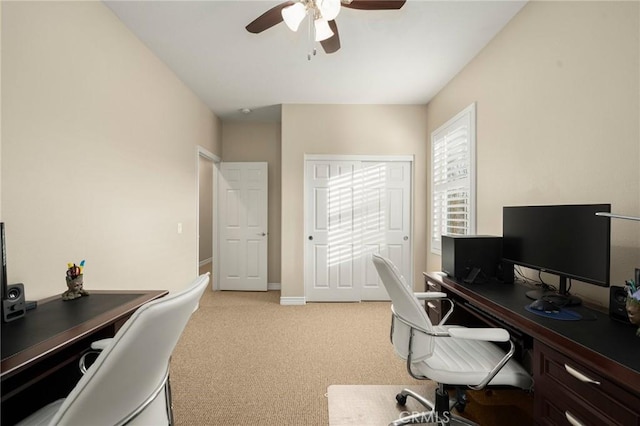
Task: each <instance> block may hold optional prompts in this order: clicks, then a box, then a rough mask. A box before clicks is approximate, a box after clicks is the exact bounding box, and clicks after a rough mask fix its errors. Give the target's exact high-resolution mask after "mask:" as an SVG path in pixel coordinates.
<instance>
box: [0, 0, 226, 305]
mask: <svg viewBox="0 0 640 426" xmlns="http://www.w3.org/2000/svg"><path fill="white" fill-rule="evenodd" d="M2 7H3V10H2V15H3V16H2V18H3V21H2V56H3V58H2V89H3V91H2V124H3V126H2V151H3V152H2V168H1V171H2V206H3V210H2V219H3V221H5V222H6V226H7V246H8V247H7V248H8V273H9V281H10V282H23V283H24V284H25V289H26V294H27V298H29V299H38V298H42V297H45V296H50V295H54V294H60V293H62V292H63V291H64V290H65V282H64V273H65V270H66V265H67V262H79V261H80V260H82V259H86V262H87V263H86V268H85V287H86V288H87V289H89V290H91V289H132V288H142V289H150V288H164V289H169V290H174V289H177V288H181V287H183V286H184V285H186V284H187V283H188V282H189V281H190V280H191V279H192V278H193V277H194V276H195V275H196V273H197V269H196V268H197V259H196V244H197V242H196V217H197V212H196V199H197V196H198V194H197V188H196V180H197V179H196V164H197V160H196V158H197V155H196V146H197V145H201V146H203V147H204V148H206V149H207V150H209V151H211V152H213V153H215V154H217V155H220V148H221V147H220V138H219V134H220V123H219V121H218V119H217V118H216V117H215V116H214V115H213V114H212V113H211V111H210V110H209V109H208V108H207V107H206V106H205V105H204V104H203V103H202V102H201V101H199V100H198V99H197V98H196V96H195V95H194V94H193V93H192V92H191V91H190V90H188V89H187V88H186V86H184V84H182V83H181V82H180V81H179V80H178V78H177V77H176V76H175V75H174V74H173V73H172V72H171V71H170V70H169V69H168V68H167V67H166V66H165V65H164V64H163V63H162V62H161V61H160V60H159V59H158V58H157V57H155V56H154V55H153V54H151V53H150V52H149V50H148V49H147V48H146V47H145V46H144V45H143V44H142V43H141V42H140V41H139V40H138V39H137V38H135V37H134V36H133V35H132V34H131V33H130V32H129V31H128V30H127V29H126V27H125V26H124V25H123V24H122V23H121V22H120V21H119V20H118V19H117V18H116V17H115V16H114V15H113V14H112V13H111V11H109V10H108V9H107V8H106V7H105V6H104V5H103V4H102V3H101V2H3V3H2ZM178 223H182V225H183V233H182V234H178V232H177V224H178Z"/></svg>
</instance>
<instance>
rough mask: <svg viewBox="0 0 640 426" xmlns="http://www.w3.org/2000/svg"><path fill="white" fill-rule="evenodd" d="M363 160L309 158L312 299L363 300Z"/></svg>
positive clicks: (307, 263)
mask: <svg viewBox="0 0 640 426" xmlns="http://www.w3.org/2000/svg"><path fill="white" fill-rule="evenodd" d="M358 164H359V163H358V162H354V161H307V162H306V167H307V170H306V197H307V199H306V206H305V215H306V217H305V228H306V229H305V231H306V234H305V237H306V240H305V243H306V244H305V290H306V291H305V297H306V300H307V301H311V302H313V301H323V302H328V301H341V302H348V301H359V300H360V287H361V284H362V283H361V278H362V273H361V259H360V253H359V251H358V250H359V248H360V241H359V226H360V223H359V222H358V218H359V216H360V211H359V201H358V199H357V196H358V194H359V192H360V182H359V181H358V176H357V174H356V172H357V168H358Z"/></svg>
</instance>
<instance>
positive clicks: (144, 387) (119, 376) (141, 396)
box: [50, 274, 209, 426]
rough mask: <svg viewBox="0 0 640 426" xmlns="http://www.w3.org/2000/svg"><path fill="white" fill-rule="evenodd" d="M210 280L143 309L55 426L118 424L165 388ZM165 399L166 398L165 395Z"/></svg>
mask: <svg viewBox="0 0 640 426" xmlns="http://www.w3.org/2000/svg"><path fill="white" fill-rule="evenodd" d="M208 282H209V274H204V275H201V276H199V277H198V278H197V279H196V280H195V281H193V283H191V284H190V285H189V286H188V287H187V288H186V289H184V290H182V291H179V292H176V293H170V294H169V295H167V296H165V297H163V298H160V299H157V300H154V301H152V302H149V303H147V304H145V305H143V306H141V307H140V308H139V309H138V310H136V312H134V314H133V315H132V316H131V317H130V318H129V319H128V320H127V321H126V322H125V324H124V325H123V326H122V328H120V330H118V332H117V333H116V335H115V336H114V338H113V340H112V341H111V343H110V344H109V345H108V346H107V348H105V349H104V350H103V351H102V352H101V353H100V355H99V356H98V358H97V359H96V361H95V362H94V363H93V365H92V366H91V367H89V369H88V371H87V373H86V374H85V375H84V376H83V377H82V378H81V379H80V381H79V382H78V384H77V385H76V386H75V387H74V388H73V390H72V391H71V393H70V394H69V396H68V397H67V398H66V399H65V401H64V402H63V404H62V406H61V407H60V409H59V410H58V412H57V413H56V414H55V416H54V418H53V419H52V421H51V423H50V424H56V425H57V424H70V425H94V426H97V425H116V424H120V423H121V422H122V421H123V420H124V419H126V418H127V417H128V416H130V415H131V413H134V412H135V411H136V410H137V409H138V408H139V407H140V406H142V405H143V404H144V403H145V402H146V401H147V400H148V399H149V398H150V396H152V395H153V394H154V392H155V391H157V390H158V389H159V388H161V387H162V383H163V381H164V379H165V377H166V374H167V372H168V368H169V360H170V358H171V354H172V352H173V350H174V348H175V346H176V344H177V343H178V340H179V338H180V336H181V334H182V331H183V330H184V328H185V326H186V324H187V322H188V321H189V318H190V317H191V314H192V313H193V311H194V310H195V309H196V307H197V305H198V302H199V300H200V297H201V296H202V293H203V292H204V289H205V288H206V287H207V283H208ZM159 397H160V398H163V397H164V394H162V393H161V394H160V396H159Z"/></svg>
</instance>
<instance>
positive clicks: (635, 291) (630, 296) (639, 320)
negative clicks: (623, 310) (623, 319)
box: [626, 280, 640, 337]
mask: <svg viewBox="0 0 640 426" xmlns="http://www.w3.org/2000/svg"><path fill="white" fill-rule="evenodd" d="M626 288H627V316H628V317H629V322H630V323H631V324H633V325H637V326H638V330H637V331H636V336H638V337H640V288H638V287H637V284H636V283H635V282H634V281H633V280H630V281H627V286H626Z"/></svg>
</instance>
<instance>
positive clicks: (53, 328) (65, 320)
mask: <svg viewBox="0 0 640 426" xmlns="http://www.w3.org/2000/svg"><path fill="white" fill-rule="evenodd" d="M166 294H167V291H165V290H125V291H105V290H94V291H91V292H90V295H89V296H86V297H81V298H79V299H75V300H69V301H63V300H62V299H61V298H60V296H54V297H51V298H48V299H45V300H42V301H39V302H38V307H37V308H36V309H34V310H30V311H27V313H26V315H25V316H24V317H22V318H19V319H16V320H14V321H11V322H9V323H2V329H1V332H2V334H1V338H2V349H1V351H2V367H1V368H0V374H1V376H2V381H3V383H4V382H5V380H6V379H7V378H8V377H10V376H13V375H15V374H17V373H19V372H20V371H23V370H24V369H25V368H28V367H29V366H31V365H35V364H37V363H38V362H39V360H41V359H43V358H45V357H47V356H49V354H53V353H56V352H58V351H59V350H61V349H62V348H64V347H66V346H68V345H70V344H73V343H74V342H77V341H79V340H80V339H82V338H83V337H86V336H89V335H93V334H94V333H96V332H98V331H99V330H104V329H105V328H107V327H114V326H116V324H117V323H119V322H121V321H124V319H126V318H128V317H129V316H130V315H131V314H132V313H133V312H134V311H135V310H136V309H138V308H139V307H140V306H142V305H143V304H145V303H147V302H150V301H151V300H154V299H157V298H159V297H162V296H164V295H166ZM3 392H4V389H3Z"/></svg>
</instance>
